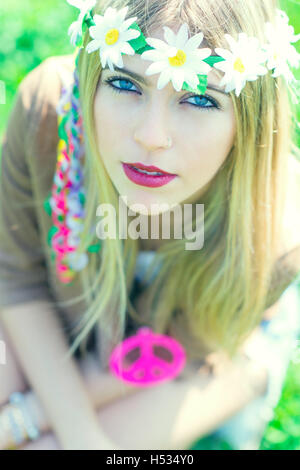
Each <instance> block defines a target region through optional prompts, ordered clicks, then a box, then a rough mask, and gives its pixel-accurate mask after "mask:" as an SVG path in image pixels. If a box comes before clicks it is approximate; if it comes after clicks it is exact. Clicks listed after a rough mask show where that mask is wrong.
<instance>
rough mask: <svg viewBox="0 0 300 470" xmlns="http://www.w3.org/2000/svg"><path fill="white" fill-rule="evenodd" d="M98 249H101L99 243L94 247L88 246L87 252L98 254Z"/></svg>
mask: <svg viewBox="0 0 300 470" xmlns="http://www.w3.org/2000/svg"><path fill="white" fill-rule="evenodd" d="M100 248H101V243H100V242H99V243H96V244H94V245H90V246H89V247H88V249H87V251H89V252H90V253H98V252H99V251H100Z"/></svg>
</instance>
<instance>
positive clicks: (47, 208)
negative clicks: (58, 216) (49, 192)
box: [44, 198, 52, 215]
mask: <svg viewBox="0 0 300 470" xmlns="http://www.w3.org/2000/svg"><path fill="white" fill-rule="evenodd" d="M44 209H45V211H46V212H47V214H48V215H51V214H52V207H51V205H50V201H49V199H48V198H47V199H46V200H45V202H44Z"/></svg>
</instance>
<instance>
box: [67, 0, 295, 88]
mask: <svg viewBox="0 0 300 470" xmlns="http://www.w3.org/2000/svg"><path fill="white" fill-rule="evenodd" d="M67 2H68V3H69V4H70V5H73V6H75V7H76V8H78V9H79V10H80V14H79V17H78V19H77V21H75V22H74V23H72V24H71V26H70V28H69V31H68V34H69V36H70V37H71V43H72V45H73V46H74V47H76V46H77V47H80V48H82V47H83V44H82V38H83V33H84V31H85V29H86V28H89V34H90V36H91V38H93V39H92V41H91V42H90V43H89V44H88V45H87V47H86V51H87V52H88V53H89V54H90V53H92V52H96V51H98V53H99V56H100V61H101V65H102V67H103V68H104V67H106V65H108V67H109V69H110V70H111V71H114V65H116V66H118V67H119V68H123V67H124V64H123V59H122V54H128V55H134V54H135V53H137V54H140V55H141V59H143V60H149V61H151V62H152V64H151V65H150V66H149V67H148V69H147V70H146V72H145V74H146V75H153V74H160V75H159V78H158V81H157V88H158V89H162V88H164V86H165V85H166V84H167V83H168V82H169V81H171V82H172V84H173V86H174V88H175V90H176V91H180V90H189V91H193V92H196V93H201V94H203V93H205V91H206V87H207V75H208V73H209V72H210V71H211V70H212V69H213V68H216V69H218V70H221V71H222V72H224V76H223V78H222V80H221V82H220V86H224V85H225V86H226V88H225V92H226V93H229V92H231V91H233V90H234V91H235V94H236V96H239V95H240V93H241V91H242V89H243V88H244V86H245V85H246V82H247V81H254V80H257V79H258V77H259V76H262V75H265V74H267V73H268V71H269V70H272V72H273V74H272V77H275V78H276V77H278V76H280V75H282V76H284V78H285V79H286V81H287V83H288V84H290V83H291V82H295V78H294V76H293V74H292V72H291V70H290V67H298V66H299V63H300V54H298V52H297V51H296V49H295V47H294V46H293V45H292V43H295V42H297V41H298V40H299V39H300V34H298V35H294V28H293V27H292V26H291V25H289V18H288V16H287V15H286V13H285V12H284V11H282V10H277V14H276V20H275V24H271V23H269V22H268V23H265V36H266V38H267V41H268V42H266V43H265V44H261V43H260V42H259V40H258V39H257V38H255V37H249V36H247V35H246V34H245V33H239V34H238V38H237V39H234V38H233V37H232V36H231V35H230V34H225V38H226V40H227V43H228V45H229V47H228V49H223V48H216V49H215V52H216V53H217V54H218V55H217V56H216V55H212V54H211V52H212V51H211V49H209V48H199V46H200V45H201V43H202V41H203V37H204V35H203V33H202V32H199V33H198V34H195V35H194V36H192V37H190V38H189V28H188V25H187V24H186V23H184V24H182V26H181V27H180V29H179V31H178V32H177V34H176V33H175V32H174V31H172V30H171V29H170V28H169V27H167V26H164V27H163V29H164V38H165V41H162V40H160V39H156V38H151V37H145V36H144V35H143V33H142V31H141V29H140V28H139V26H138V24H137V23H136V19H137V17H131V18H127V19H126V15H127V12H128V7H124V8H122V9H120V10H116V9H115V8H112V7H108V8H107V9H106V10H105V12H104V14H103V16H102V15H98V14H95V15H93V12H92V8H93V7H94V6H95V5H96V3H97V2H96V0H85V1H84V0H67Z"/></svg>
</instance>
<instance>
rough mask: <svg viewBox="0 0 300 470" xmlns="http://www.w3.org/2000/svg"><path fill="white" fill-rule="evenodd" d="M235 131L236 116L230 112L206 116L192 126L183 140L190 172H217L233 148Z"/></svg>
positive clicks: (186, 162)
mask: <svg viewBox="0 0 300 470" xmlns="http://www.w3.org/2000/svg"><path fill="white" fill-rule="evenodd" d="M209 112H210V111H208V113H209ZM212 114H213V111H212ZM235 132H236V130H235V120H234V116H233V115H232V114H229V113H228V114H227V113H226V114H225V113H224V114H223V115H221V113H220V115H219V116H216V115H215V116H212V117H211V118H210V117H209V118H205V116H204V117H203V120H201V121H200V120H199V122H198V123H197V125H196V126H190V127H189V130H188V133H186V135H185V139H184V140H183V141H182V145H183V148H185V152H184V154H185V156H186V158H185V164H186V165H188V167H189V173H190V174H191V175H192V174H193V173H195V174H197V172H198V173H199V171H200V172H201V171H203V172H205V173H206V174H208V173H212V174H213V173H215V172H216V171H217V170H218V168H219V167H220V166H221V165H222V163H223V162H224V160H225V159H226V157H227V155H228V154H229V152H230V150H231V148H232V145H233V142H234V137H235Z"/></svg>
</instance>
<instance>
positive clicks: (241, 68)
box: [233, 57, 245, 73]
mask: <svg viewBox="0 0 300 470" xmlns="http://www.w3.org/2000/svg"><path fill="white" fill-rule="evenodd" d="M233 68H234V70H236V71H237V72H240V73H243V72H245V66H244V64H243V62H242V59H241V58H240V57H239V58H238V59H236V61H235V63H234V64H233Z"/></svg>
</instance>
